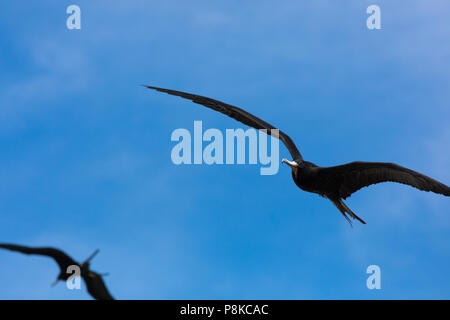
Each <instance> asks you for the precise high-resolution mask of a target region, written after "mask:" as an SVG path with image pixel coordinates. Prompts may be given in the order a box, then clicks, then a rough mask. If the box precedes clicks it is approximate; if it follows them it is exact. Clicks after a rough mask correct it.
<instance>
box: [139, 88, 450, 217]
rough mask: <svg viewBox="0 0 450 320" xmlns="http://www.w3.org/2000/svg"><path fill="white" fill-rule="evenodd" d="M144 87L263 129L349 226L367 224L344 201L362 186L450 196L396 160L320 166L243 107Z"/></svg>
mask: <svg viewBox="0 0 450 320" xmlns="http://www.w3.org/2000/svg"><path fill="white" fill-rule="evenodd" d="M145 87H146V88H149V89H154V90H157V91H160V92H165V93H168V94H170V95H174V96H178V97H182V98H185V99H189V100H191V101H193V102H195V103H197V104H200V105H203V106H205V107H208V108H210V109H213V110H215V111H218V112H221V113H223V114H225V115H227V116H229V117H231V118H233V119H235V120H237V121H239V122H241V123H243V124H246V125H248V126H250V127H253V128H255V129H258V130H264V131H265V132H266V133H267V134H270V135H272V136H274V137H275V138H278V139H280V140H281V141H282V142H283V143H284V145H285V146H286V148H287V149H288V150H289V153H290V154H291V156H292V158H293V161H288V160H286V159H283V162H284V163H286V164H288V165H289V166H290V167H291V169H292V178H293V180H294V182H295V184H296V185H297V186H298V187H299V188H300V189H302V190H304V191H308V192H313V193H316V194H319V195H321V196H323V197H325V198H328V199H329V200H330V201H331V202H332V203H333V204H334V205H335V206H336V208H338V210H339V211H340V212H341V213H342V215H343V216H344V217H345V218H346V219H347V221H348V222H349V223H350V225H351V220H350V219H349V218H348V216H347V215H346V214H348V215H349V216H350V217H352V218H353V219H358V220H359V221H360V222H362V223H364V224H365V222H364V221H363V220H362V219H361V218H359V217H358V216H357V215H356V214H355V213H353V212H352V211H351V210H350V208H348V207H347V205H346V204H345V203H344V202H343V200H344V199H346V198H347V197H349V196H350V195H351V194H352V193H354V192H356V191H358V190H359V189H361V188H363V187H367V186H369V185H372V184H376V183H380V182H398V183H403V184H407V185H410V186H412V187H414V188H417V189H419V190H423V191H432V192H434V193H439V194H442V195H445V196H450V188H449V187H448V186H446V185H445V184H443V183H441V182H439V181H436V180H434V179H432V178H430V177H427V176H426V175H423V174H421V173H419V172H416V171H413V170H410V169H407V168H404V167H402V166H399V165H397V164H394V163H384V162H360V161H358V162H351V163H347V164H344V165H340V166H334V167H319V166H317V165H315V164H313V163H311V162H308V161H304V160H303V157H302V156H301V154H300V152H299V151H298V149H297V147H296V146H295V144H294V142H293V141H292V139H291V138H290V137H289V136H288V135H287V134H285V133H284V132H282V131H281V130H279V131H278V132H277V131H276V130H274V129H277V128H275V127H274V126H272V125H271V124H269V123H267V122H265V121H263V120H261V119H259V118H257V117H255V116H254V115H252V114H250V113H248V112H247V111H245V110H243V109H241V108H238V107H235V106H232V105H229V104H227V103H224V102H221V101H218V100H214V99H211V98H207V97H203V96H200V95H196V94H190V93H186V92H182V91H176V90H171V89H164V88H159V87H154V86H145ZM277 130H278V129H277Z"/></svg>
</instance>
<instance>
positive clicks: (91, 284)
mask: <svg viewBox="0 0 450 320" xmlns="http://www.w3.org/2000/svg"><path fill="white" fill-rule="evenodd" d="M83 279H84V282H85V283H86V287H87V291H88V292H89V294H90V295H91V296H92V297H93V298H94V299H96V300H114V298H113V297H112V296H111V294H110V293H109V291H108V289H107V288H106V285H105V282H104V281H103V278H102V276H101V275H100V274H98V273H97V272H94V271H89V272H88V274H87V275H85V276H83Z"/></svg>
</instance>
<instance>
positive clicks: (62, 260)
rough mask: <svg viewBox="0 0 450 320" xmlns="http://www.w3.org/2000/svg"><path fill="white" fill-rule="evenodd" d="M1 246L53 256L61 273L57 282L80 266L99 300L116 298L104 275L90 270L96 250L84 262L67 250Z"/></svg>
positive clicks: (91, 291)
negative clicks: (104, 279) (76, 258)
mask: <svg viewBox="0 0 450 320" xmlns="http://www.w3.org/2000/svg"><path fill="white" fill-rule="evenodd" d="M0 248H2V249H7V250H11V251H16V252H21V253H24V254H35V255H41V256H47V257H50V258H53V259H54V260H55V262H56V263H57V264H58V266H59V269H60V273H59V275H58V277H57V278H56V281H55V284H56V282H58V281H67V280H68V279H69V278H70V277H71V276H73V273H71V272H68V268H69V267H70V266H76V267H79V268H80V276H81V277H82V278H83V280H84V282H85V283H86V287H87V290H88V292H89V294H90V295H91V296H92V297H93V298H94V299H97V300H113V299H114V298H113V297H112V296H111V294H110V293H109V292H108V289H107V288H106V285H105V283H104V282H103V279H102V275H101V274H99V273H97V272H94V271H92V270H90V268H89V265H90V261H91V260H92V258H94V256H95V255H96V254H97V253H98V250H96V251H95V252H94V253H93V254H92V255H91V256H90V257H89V258H88V259H86V261H85V262H83V263H78V262H77V261H75V260H74V259H72V258H71V257H70V256H69V255H67V254H66V253H65V252H63V251H61V250H59V249H55V248H50V247H26V246H19V245H15V244H7V243H0Z"/></svg>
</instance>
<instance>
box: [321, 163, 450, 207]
mask: <svg viewBox="0 0 450 320" xmlns="http://www.w3.org/2000/svg"><path fill="white" fill-rule="evenodd" d="M317 174H318V181H320V182H318V183H320V184H321V185H322V186H321V187H322V188H324V190H327V185H328V184H330V185H331V184H332V185H335V186H336V185H338V186H340V187H339V194H338V195H337V196H339V197H340V198H343V199H345V198H347V197H349V196H350V195H351V194H352V193H354V192H356V191H358V190H359V189H361V188H363V187H367V186H370V185H372V184H376V183H380V182H389V181H390V182H398V183H403V184H407V185H410V186H411V187H414V188H417V189H419V190H423V191H432V192H434V193H439V194H442V195H445V196H450V188H449V187H448V186H446V185H445V184H443V183H441V182H439V181H436V180H434V179H432V178H430V177H427V176H426V175H423V174H421V173H419V172H416V171H413V170H411V169H408V168H404V167H402V166H399V165H397V164H395V163H385V162H351V163H347V164H344V165H340V166H335V167H321V168H320V169H318V173H317Z"/></svg>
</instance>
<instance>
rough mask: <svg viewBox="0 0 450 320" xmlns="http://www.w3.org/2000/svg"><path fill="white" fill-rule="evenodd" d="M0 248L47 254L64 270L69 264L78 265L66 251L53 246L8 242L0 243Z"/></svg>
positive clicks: (25, 252)
mask: <svg viewBox="0 0 450 320" xmlns="http://www.w3.org/2000/svg"><path fill="white" fill-rule="evenodd" d="M0 248H3V249H7V250H11V251H17V252H21V253H24V254H37V255H41V256H48V257H50V258H53V259H54V260H55V261H56V263H57V264H58V265H59V267H60V268H61V269H62V270H64V271H66V270H67V267H68V266H70V265H78V263H77V262H76V261H75V260H73V259H72V258H71V257H69V256H68V255H67V254H66V253H64V252H63V251H61V250H58V249H55V248H47V247H39V248H33V247H25V246H18V245H15V244H8V243H0Z"/></svg>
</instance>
